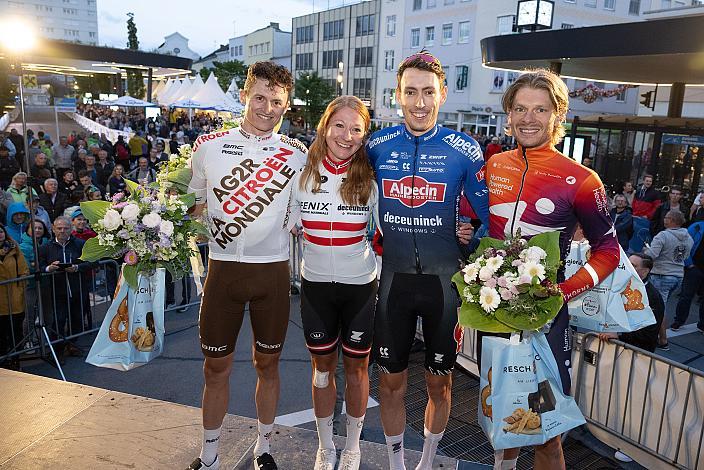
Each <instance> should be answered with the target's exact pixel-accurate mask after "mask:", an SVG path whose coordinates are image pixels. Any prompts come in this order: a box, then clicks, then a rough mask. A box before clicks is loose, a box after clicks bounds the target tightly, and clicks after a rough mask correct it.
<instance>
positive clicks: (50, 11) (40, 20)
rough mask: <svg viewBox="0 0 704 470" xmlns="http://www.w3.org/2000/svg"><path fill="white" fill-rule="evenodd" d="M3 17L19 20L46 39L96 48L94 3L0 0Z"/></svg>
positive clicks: (95, 6) (96, 31) (57, 0)
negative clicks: (15, 17) (17, 18)
mask: <svg viewBox="0 0 704 470" xmlns="http://www.w3.org/2000/svg"><path fill="white" fill-rule="evenodd" d="M0 12H2V16H5V15H8V16H19V17H22V18H24V19H25V21H26V22H27V23H29V24H30V25H33V26H34V28H35V30H36V32H37V33H38V34H39V35H41V36H42V37H45V38H47V39H61V40H63V41H70V42H78V43H81V44H90V45H93V46H96V45H98V6H97V0H35V1H24V0H0Z"/></svg>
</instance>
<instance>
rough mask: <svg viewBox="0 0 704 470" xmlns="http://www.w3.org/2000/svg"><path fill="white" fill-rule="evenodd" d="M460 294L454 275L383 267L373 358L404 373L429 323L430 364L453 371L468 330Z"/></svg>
mask: <svg viewBox="0 0 704 470" xmlns="http://www.w3.org/2000/svg"><path fill="white" fill-rule="evenodd" d="M459 305H460V299H459V295H458V294H457V291H456V289H455V287H454V286H453V285H452V284H451V282H450V276H447V278H441V277H440V276H438V275H435V274H406V273H395V272H393V271H392V270H384V269H382V271H381V282H380V284H379V302H378V304H377V311H376V317H375V320H374V346H373V349H372V351H373V356H374V360H375V361H376V363H377V365H378V366H379V368H380V369H381V370H382V372H385V373H397V372H403V371H404V370H406V369H407V368H408V357H409V355H410V351H411V345H412V344H413V338H414V337H415V334H416V328H417V323H418V317H420V318H421V321H422V325H423V341H424V342H425V368H426V369H427V370H428V371H429V372H430V373H431V374H434V375H449V374H451V373H452V369H453V368H454V366H455V361H456V359H457V354H459V352H460V350H461V348H462V337H463V333H464V330H463V329H462V328H461V327H460V326H459V323H458V321H457V308H458V307H459Z"/></svg>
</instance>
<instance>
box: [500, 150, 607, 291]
mask: <svg viewBox="0 0 704 470" xmlns="http://www.w3.org/2000/svg"><path fill="white" fill-rule="evenodd" d="M487 186H488V187H489V211H490V213H491V217H490V224H489V235H490V236H491V237H494V238H500V239H503V238H505V237H506V236H509V235H510V234H512V233H513V234H514V235H515V234H516V233H517V231H518V229H520V231H521V236H522V237H524V238H530V237H531V236H533V235H537V234H539V233H544V232H548V231H552V230H557V231H559V232H560V254H561V259H562V260H563V261H564V259H565V258H566V256H567V252H568V251H569V246H570V241H571V240H572V236H573V235H574V231H575V228H576V225H577V223H578V222H579V224H580V225H581V226H582V229H583V231H584V236H585V237H586V238H587V240H589V244H590V246H591V258H590V259H589V262H588V263H586V264H585V265H584V267H582V268H580V269H579V270H578V271H577V272H576V273H575V274H574V275H573V276H572V277H570V278H569V279H567V280H566V281H565V282H563V283H561V284H560V288H561V289H562V292H563V296H564V298H565V300H566V301H567V300H569V299H571V298H572V297H574V296H576V295H578V294H580V293H581V292H584V291H585V290H587V289H591V288H592V287H594V286H595V285H596V284H598V283H599V282H601V281H602V280H603V279H604V278H605V277H606V276H608V275H609V274H610V273H611V272H612V271H613V270H614V269H615V268H616V266H618V262H619V257H620V252H619V245H618V239H617V238H616V230H615V229H614V225H613V222H612V221H611V216H610V215H609V204H608V199H607V198H606V192H605V191H604V185H603V184H602V182H601V180H600V179H599V176H598V175H597V174H596V173H595V172H594V171H592V170H590V169H589V168H586V167H584V166H582V165H580V164H578V163H577V162H575V161H574V160H572V159H570V158H568V157H566V156H564V155H562V154H561V153H560V152H558V151H557V150H556V149H555V148H554V147H553V146H552V145H549V144H548V145H545V146H543V147H540V148H534V149H533V148H531V149H524V148H522V147H520V146H519V147H518V148H517V149H514V150H511V151H508V152H503V153H499V154H496V155H494V156H493V157H491V160H490V161H489V162H488V164H487Z"/></svg>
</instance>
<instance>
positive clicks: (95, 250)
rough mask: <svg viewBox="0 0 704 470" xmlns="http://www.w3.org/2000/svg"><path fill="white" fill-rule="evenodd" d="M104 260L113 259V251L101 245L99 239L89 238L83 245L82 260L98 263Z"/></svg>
mask: <svg viewBox="0 0 704 470" xmlns="http://www.w3.org/2000/svg"><path fill="white" fill-rule="evenodd" d="M95 202H97V201H95ZM102 258H112V250H111V249H110V248H108V247H107V246H102V245H100V244H99V243H98V237H93V238H89V239H88V240H87V241H86V243H85V244H84V245H83V252H82V253H81V259H82V260H83V261H98V260H99V259H102Z"/></svg>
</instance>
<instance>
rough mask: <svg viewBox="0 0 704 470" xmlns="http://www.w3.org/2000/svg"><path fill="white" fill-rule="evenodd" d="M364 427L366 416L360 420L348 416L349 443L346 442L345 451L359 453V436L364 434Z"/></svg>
mask: <svg viewBox="0 0 704 470" xmlns="http://www.w3.org/2000/svg"><path fill="white" fill-rule="evenodd" d="M363 426H364V415H362V416H360V417H359V418H355V417H353V416H350V415H347V442H345V450H351V451H353V452H359V436H360V434H362V427H363Z"/></svg>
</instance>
